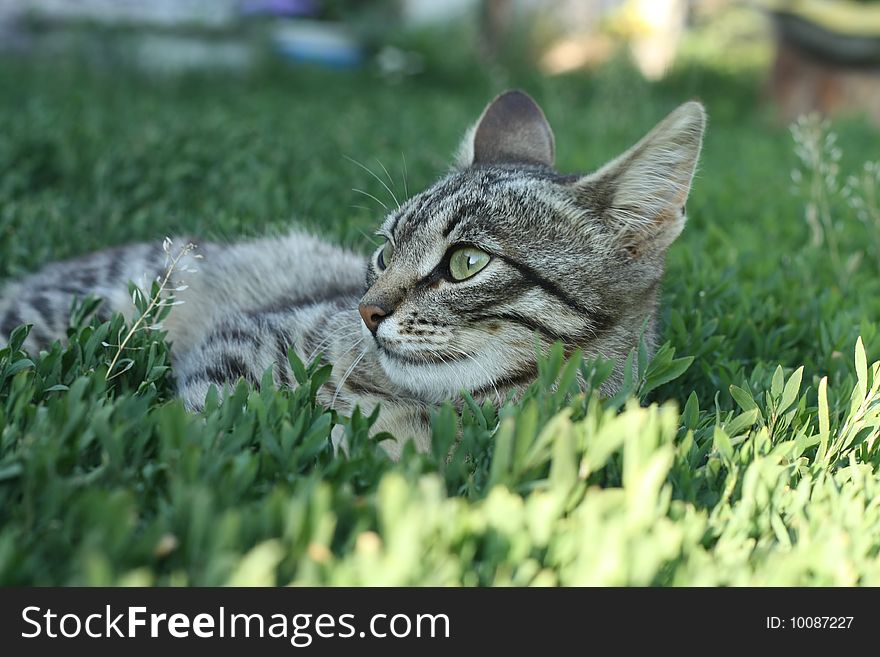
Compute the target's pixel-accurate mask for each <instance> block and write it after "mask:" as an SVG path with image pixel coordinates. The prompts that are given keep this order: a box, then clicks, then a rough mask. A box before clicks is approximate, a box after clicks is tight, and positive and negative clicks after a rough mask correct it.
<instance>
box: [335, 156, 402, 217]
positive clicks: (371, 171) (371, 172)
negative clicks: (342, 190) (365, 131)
mask: <svg viewBox="0 0 880 657" xmlns="http://www.w3.org/2000/svg"><path fill="white" fill-rule="evenodd" d="M343 157H344V158H345V159H346V160H348V161H349V162H352V163H354V164H356V165H357V166H359V167H360V168H361V169H363V170H364V171H366V172H367V173H369V174H370V175H371V176H373V178H375V179H376V180H378V181H379V184H380V185H382V187H384V188H385V189H386V190H388V193H389V194H391V198H393V199H394V202H395V203H397V207H400V201H398V200H397V196H396V195H395V194H394V192H393V191H392V190H391V188H390V187H389V186H388V185H387V184H386V183H385V181H384V180H382V179H381V178H380V177H379V176H378V174H377V173H376V172H375V171H373V170H372V169H371V168H369V167H368V166H366V165H365V164H361V163H360V162H358V161H357V160H355V159H354V158H353V157H349V156H348V155H343ZM376 161H377V162H379V160H376ZM379 166H382V163H381V162H379ZM382 168H383V169H384V168H385V167H384V166H382ZM386 173H387V170H386ZM392 182H393V181H392ZM386 209H387V208H386Z"/></svg>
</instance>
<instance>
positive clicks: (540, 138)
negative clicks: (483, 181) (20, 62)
mask: <svg viewBox="0 0 880 657" xmlns="http://www.w3.org/2000/svg"><path fill="white" fill-rule="evenodd" d="M554 153H555V145H554V140H553V131H552V130H551V129H550V124H549V123H547V119H546V118H545V117H544V112H542V111H541V108H540V107H538V104H537V103H536V102H535V101H534V100H532V98H531V97H530V96H529V95H528V94H526V93H524V92H522V91H506V92H504V93H503V94H501V95H500V96H498V97H497V98H495V100H493V101H492V102H491V103H489V105H488V106H487V107H486V109H485V110H484V111H483V114H482V115H481V116H480V118H479V120H478V121H477V122H476V123H475V124H474V125H473V126H472V127H471V129H470V130H468V132H467V133H466V134H465V136H464V139H463V140H462V142H461V145H460V146H459V149H458V154H457V155H456V158H455V165H456V167H458V168H461V169H466V168H468V167H470V166H474V165H480V164H529V165H540V166H548V167H552V166H553V160H554Z"/></svg>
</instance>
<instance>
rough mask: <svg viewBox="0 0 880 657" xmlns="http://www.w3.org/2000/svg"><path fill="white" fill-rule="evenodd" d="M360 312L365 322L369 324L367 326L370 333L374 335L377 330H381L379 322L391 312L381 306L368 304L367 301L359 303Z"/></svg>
mask: <svg viewBox="0 0 880 657" xmlns="http://www.w3.org/2000/svg"><path fill="white" fill-rule="evenodd" d="M358 312H359V313H360V314H361V318H362V319H363V320H364V324H366V325H367V328H368V329H370V333H372V334H373V335H376V331H378V330H379V322H381V321H382V320H383V319H385V318H386V317H388V315H389V314H390V313H389V312H388V311H387V310H385V309H384V308H382V307H381V306H373V305H367V304H365V303H362V304H360V305H358Z"/></svg>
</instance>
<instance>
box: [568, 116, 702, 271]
mask: <svg viewBox="0 0 880 657" xmlns="http://www.w3.org/2000/svg"><path fill="white" fill-rule="evenodd" d="M705 127H706V111H705V110H704V109H703V106H702V105H701V104H700V103H698V102H696V101H691V102H688V103H685V104H684V105H681V106H680V107H679V108H678V109H676V110H674V111H673V112H672V113H671V114H670V115H669V116H667V117H666V118H665V119H663V120H662V121H661V122H660V123H659V124H658V125H657V126H656V127H655V128H654V129H653V130H652V131H651V132H649V133H648V134H647V135H646V136H645V137H644V138H643V139H642V140H641V141H640V142H639V143H637V144H636V145H635V146H633V147H632V148H630V149H629V150H628V151H626V152H625V153H624V154H623V155H621V156H619V157H617V158H615V159H614V160H612V161H611V162H609V163H608V164H606V165H605V166H604V167H602V168H601V169H599V171H597V172H596V173H593V174H591V175H588V176H584V177H582V178H580V179H579V180H577V181H576V182H575V183H574V188H575V194H576V198H577V200H578V203H579V205H581V206H582V207H585V208H588V209H589V210H590V211H591V212H593V213H594V214H596V215H598V217H599V218H600V219H601V221H602V223H603V224H604V225H605V226H607V227H608V228H609V229H610V230H612V231H613V232H615V233H616V234H617V236H618V237H619V238H620V240H621V242H622V244H623V245H624V247H625V248H627V249H628V250H629V251H630V252H632V253H634V254H636V253H639V252H645V251H648V250H653V251H662V250H664V249H665V248H666V247H668V246H669V245H670V244H671V243H672V242H673V241H674V240H675V238H676V237H678V235H679V233H680V232H681V230H682V228H684V222H685V216H684V205H685V201H687V197H688V194H689V193H690V188H691V181H692V179H693V177H694V171H695V170H696V167H697V160H698V159H699V157H700V149H701V148H702V143H703V132H704V130H705Z"/></svg>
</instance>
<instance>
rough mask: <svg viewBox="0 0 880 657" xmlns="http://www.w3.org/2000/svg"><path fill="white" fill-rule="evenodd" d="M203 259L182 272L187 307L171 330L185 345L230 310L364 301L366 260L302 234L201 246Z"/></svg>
mask: <svg viewBox="0 0 880 657" xmlns="http://www.w3.org/2000/svg"><path fill="white" fill-rule="evenodd" d="M197 246H198V248H197V249H196V251H195V253H196V254H197V255H201V256H202V258H201V259H199V260H198V261H197V264H195V266H193V267H189V268H190V269H196V271H195V272H191V273H188V272H185V271H184V272H182V273H181V278H182V279H183V280H182V282H183V283H184V284H185V285H186V286H187V289H186V290H184V291H182V292H180V293H179V294H178V298H179V299H180V300H182V301H183V302H184V303H183V304H182V305H180V306H179V307H177V308H175V312H173V313H172V314H171V315H170V316H169V320H168V326H167V328H168V329H169V332H170V333H171V335H172V336H173V338H174V339H175V341H176V342H177V343H178V344H180V345H181V346H185V345H188V344H190V343H192V342H194V341H195V340H197V339H198V336H199V335H200V334H203V333H204V332H205V331H206V330H207V329H209V328H210V326H211V325H215V324H216V323H217V322H218V321H222V319H223V316H224V315H227V314H229V313H231V312H267V313H274V312H286V313H291V314H296V313H297V311H298V310H299V309H305V308H306V307H308V306H311V305H314V304H317V303H322V302H327V301H333V300H334V299H338V298H348V297H359V296H360V295H361V294H363V291H364V286H365V271H366V261H365V259H364V258H363V257H362V256H360V255H358V254H356V253H354V252H352V251H350V250H347V249H344V248H341V247H339V246H336V245H333V244H330V243H328V242H326V241H324V240H322V239H319V238H317V237H314V236H313V235H310V234H309V233H306V232H303V231H292V232H289V233H286V234H283V235H275V236H268V237H262V238H259V239H255V240H250V241H244V242H239V243H236V244H219V243H216V242H207V243H205V244H204V245H197Z"/></svg>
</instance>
